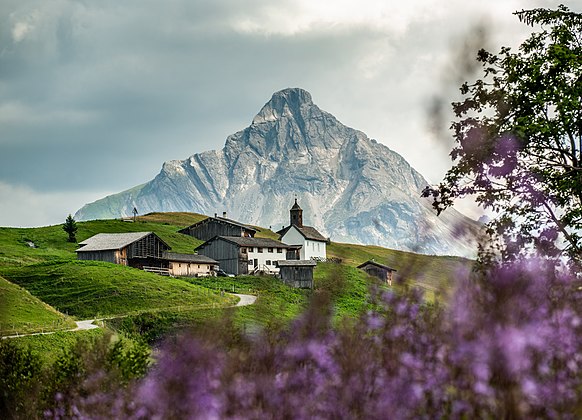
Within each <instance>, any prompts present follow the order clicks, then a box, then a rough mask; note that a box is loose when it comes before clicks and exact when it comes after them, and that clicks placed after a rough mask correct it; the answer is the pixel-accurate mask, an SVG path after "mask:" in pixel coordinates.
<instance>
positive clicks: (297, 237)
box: [277, 199, 327, 260]
mask: <svg viewBox="0 0 582 420" xmlns="http://www.w3.org/2000/svg"><path fill="white" fill-rule="evenodd" d="M289 219H290V220H289V222H290V223H289V226H287V227H286V228H283V229H281V230H280V231H278V232H277V233H278V234H279V240H280V241H281V242H283V243H286V244H288V245H298V246H301V249H300V255H299V259H300V260H309V259H312V258H313V259H323V260H325V258H326V256H327V251H326V246H327V239H326V238H325V237H324V236H323V235H322V234H321V233H319V232H318V231H317V229H315V228H314V227H312V226H305V225H304V224H303V209H301V207H299V204H297V199H295V204H293V207H291V210H289Z"/></svg>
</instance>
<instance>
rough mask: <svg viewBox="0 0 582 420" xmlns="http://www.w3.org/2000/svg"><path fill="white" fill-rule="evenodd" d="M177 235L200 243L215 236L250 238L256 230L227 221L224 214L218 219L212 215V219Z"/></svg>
mask: <svg viewBox="0 0 582 420" xmlns="http://www.w3.org/2000/svg"><path fill="white" fill-rule="evenodd" d="M178 232H179V233H183V234H185V235H190V236H193V237H195V238H197V239H200V240H201V241H208V240H210V239H212V238H214V237H215V236H239V237H248V238H252V237H254V236H255V233H257V230H256V229H255V228H253V227H252V226H248V225H244V224H242V223H239V222H237V221H234V220H231V219H227V218H226V212H224V213H222V217H218V216H217V215H216V213H214V217H208V218H206V219H204V220H201V221H199V222H197V223H194V224H193V225H191V226H188V227H186V228H184V229H180V230H179V231H178Z"/></svg>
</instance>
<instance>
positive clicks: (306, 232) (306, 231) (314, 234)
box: [277, 225, 327, 242]
mask: <svg viewBox="0 0 582 420" xmlns="http://www.w3.org/2000/svg"><path fill="white" fill-rule="evenodd" d="M292 227H295V229H297V230H298V231H299V233H300V234H301V235H302V236H303V237H304V238H305V239H309V240H310V241H319V242H327V238H325V237H324V236H323V235H322V234H321V233H319V232H318V230H317V229H315V228H314V227H313V226H305V225H303V226H302V227H299V226H297V225H289V226H287V227H286V228H284V229H281V230H280V231H279V232H277V233H278V234H279V235H280V236H279V239H280V238H282V237H283V236H285V234H286V233H287V232H288V231H289V229H291V228H292Z"/></svg>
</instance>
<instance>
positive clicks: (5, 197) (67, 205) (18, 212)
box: [0, 181, 111, 227]
mask: <svg viewBox="0 0 582 420" xmlns="http://www.w3.org/2000/svg"><path fill="white" fill-rule="evenodd" d="M109 194H111V192H103V191H101V192H95V191H93V192H85V191H67V192H54V193H47V192H42V191H35V190H33V189H31V188H28V187H22V186H18V185H11V184H7V183H5V182H2V181H0V226H7V227H38V226H48V225H56V224H59V223H63V221H64V220H65V218H66V217H67V215H68V214H74V213H75V211H77V210H78V209H79V208H80V207H81V206H83V205H84V204H86V203H89V202H92V201H95V200H97V199H99V198H102V197H104V196H105V195H109Z"/></svg>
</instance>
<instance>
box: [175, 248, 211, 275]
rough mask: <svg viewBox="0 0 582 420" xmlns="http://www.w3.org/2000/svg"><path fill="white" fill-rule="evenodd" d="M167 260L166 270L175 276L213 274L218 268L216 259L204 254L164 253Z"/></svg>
mask: <svg viewBox="0 0 582 420" xmlns="http://www.w3.org/2000/svg"><path fill="white" fill-rule="evenodd" d="M164 259H165V260H166V261H167V262H168V270H169V274H170V275H171V276H175V277H207V276H214V275H215V274H216V270H218V261H216V260H213V259H212V258H209V257H207V256H205V255H197V254H177V253H174V252H166V253H164Z"/></svg>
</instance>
